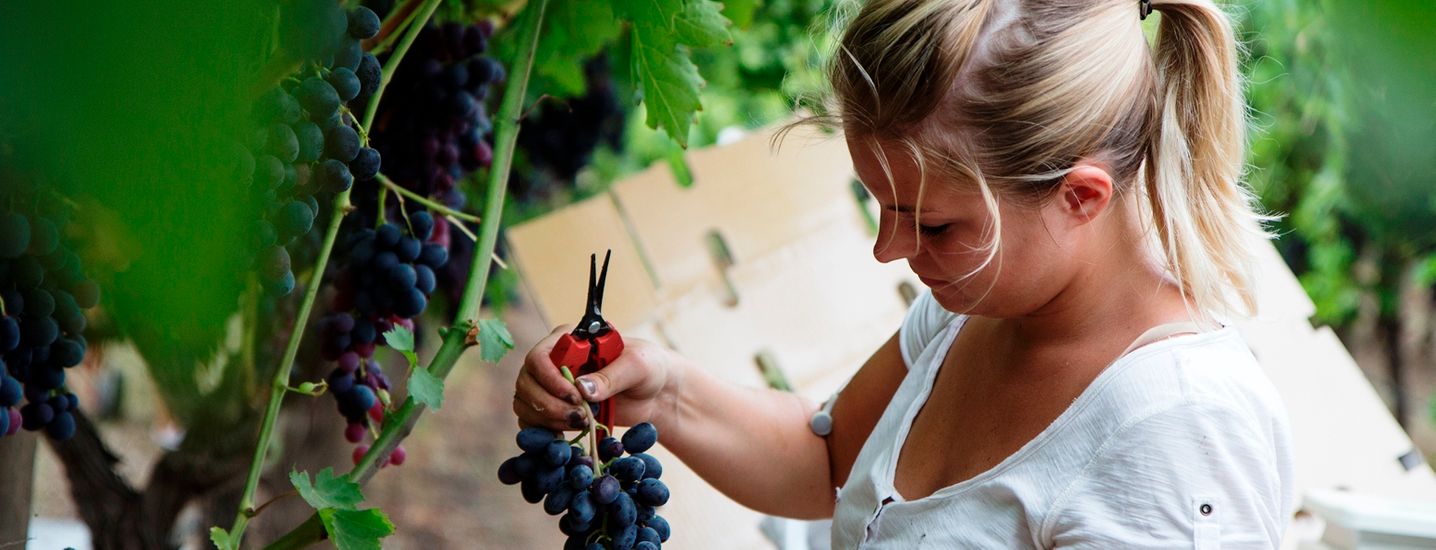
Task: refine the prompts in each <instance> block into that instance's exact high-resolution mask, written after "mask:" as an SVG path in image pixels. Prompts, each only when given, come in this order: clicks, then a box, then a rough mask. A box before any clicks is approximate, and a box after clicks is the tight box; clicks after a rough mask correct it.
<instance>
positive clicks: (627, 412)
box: [514, 325, 683, 431]
mask: <svg viewBox="0 0 1436 550" xmlns="http://www.w3.org/2000/svg"><path fill="white" fill-rule="evenodd" d="M572 330H573V325H560V326H559V327H558V328H555V329H554V330H553V332H551V333H549V335H548V336H546V337H544V339H543V340H540V341H539V342H538V343H537V344H534V347H533V348H532V349H530V350H529V352H528V355H526V356H525V357H524V366H523V368H522V369H521V370H520V371H519V376H518V380H517V381H516V382H515V383H514V414H516V415H518V420H519V426H521V427H523V426H543V427H546V428H549V429H552V430H559V431H563V430H578V429H582V428H583V427H584V425H585V423H586V416H585V414H584V407H587V405H586V404H585V403H584V400H587V401H590V402H598V401H603V400H605V399H609V398H612V401H611V403H613V405H614V406H616V407H617V416H615V418H614V421H615V422H617V423H618V424H620V425H624V426H631V425H633V424H637V423H639V422H646V421H652V420H653V419H654V418H653V417H654V416H655V415H657V414H658V413H659V412H660V407H659V404H660V403H666V402H669V401H671V398H672V397H673V395H672V394H673V389H674V388H675V387H677V384H676V381H677V380H678V379H679V378H680V376H679V372H680V368H679V367H680V365H681V363H680V362H681V361H682V360H683V358H682V356H680V355H678V354H677V353H675V352H673V351H672V350H669V349H668V348H665V347H663V346H661V345H659V344H657V343H654V342H649V341H647V340H641V339H637V338H633V339H627V338H625V339H624V342H623V343H624V347H623V353H622V354H620V355H619V356H618V359H616V360H614V361H613V363H610V364H609V365H608V366H607V367H604V368H603V369H601V370H599V371H598V372H594V373H589V374H586V375H583V376H580V377H579V378H578V382H579V386H580V387H582V388H583V393H582V395H580V393H579V389H578V388H575V387H574V384H572V383H570V382H569V381H568V380H565V379H564V377H563V374H562V373H561V372H560V371H559V366H558V365H555V364H554V363H553V361H552V360H550V359H549V353H550V352H552V351H553V347H554V345H555V344H556V343H557V342H558V339H559V338H560V337H561V336H563V335H564V334H567V333H569V332H571V331H572ZM569 369H570V370H571V371H576V370H578V365H569ZM574 374H575V375H577V374H578V373H577V372H575V373H574Z"/></svg>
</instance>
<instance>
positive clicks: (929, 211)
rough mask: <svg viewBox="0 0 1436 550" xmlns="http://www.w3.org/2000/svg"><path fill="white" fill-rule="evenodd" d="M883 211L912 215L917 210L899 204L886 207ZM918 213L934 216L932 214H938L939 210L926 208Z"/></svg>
mask: <svg viewBox="0 0 1436 550" xmlns="http://www.w3.org/2000/svg"><path fill="white" fill-rule="evenodd" d="M883 209H884V210H895V211H898V212H902V213H904V214H911V213H913V212H914V211H915V210H914V209H913V207H911V206H907V205H902V204H898V205H894V206H884V207H883ZM917 212H919V213H921V214H932V213H934V212H937V210H934V209H931V208H924V209H922V210H919V211H917Z"/></svg>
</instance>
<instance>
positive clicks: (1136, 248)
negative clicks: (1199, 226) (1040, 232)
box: [1000, 220, 1205, 350]
mask: <svg viewBox="0 0 1436 550" xmlns="http://www.w3.org/2000/svg"><path fill="white" fill-rule="evenodd" d="M1112 221H1113V223H1112V226H1113V229H1116V228H1117V227H1121V228H1123V229H1124V231H1121V233H1122V234H1121V235H1114V237H1118V238H1115V239H1110V240H1105V242H1108V243H1122V244H1119V245H1106V246H1105V248H1102V249H1101V250H1100V251H1099V252H1097V253H1095V254H1094V259H1093V261H1090V262H1085V263H1083V264H1081V267H1080V268H1079V269H1078V271H1077V272H1075V273H1073V274H1072V276H1071V277H1070V279H1069V280H1068V283H1067V285H1066V286H1065V287H1063V288H1062V289H1061V290H1060V291H1059V292H1058V293H1057V294H1055V295H1054V296H1053V297H1052V299H1051V300H1049V301H1048V302H1047V303H1045V304H1043V305H1042V306H1040V307H1038V308H1037V309H1035V310H1034V311H1032V312H1030V313H1028V314H1027V315H1023V316H1021V317H1015V318H1012V319H1006V320H1003V321H1001V322H1000V325H1003V326H1004V327H1005V330H1004V332H1006V333H1007V334H1008V335H1009V336H1010V337H1011V338H1013V340H1012V341H1013V342H1014V343H1021V346H1022V347H1026V348H1029V349H1031V348H1039V347H1043V346H1045V345H1057V346H1061V345H1063V344H1065V343H1075V342H1091V341H1111V342H1113V344H1112V345H1116V343H1120V344H1121V346H1126V345H1127V343H1128V342H1130V341H1132V340H1133V339H1135V338H1136V337H1137V336H1139V335H1140V334H1141V333H1142V332H1144V331H1146V330H1147V329H1149V328H1151V327H1153V326H1156V325H1159V324H1162V323H1169V322H1174V321H1188V320H1190V321H1195V322H1197V323H1198V324H1205V323H1204V320H1203V319H1200V318H1194V317H1193V314H1194V313H1195V312H1194V311H1192V310H1190V309H1189V308H1188V306H1187V303H1186V302H1185V301H1184V300H1183V298H1182V293H1181V290H1180V288H1179V287H1178V286H1177V284H1176V281H1174V280H1173V279H1172V278H1171V277H1170V276H1168V275H1167V274H1166V272H1165V269H1164V268H1163V266H1162V265H1161V264H1160V263H1159V261H1158V260H1156V259H1155V258H1154V257H1153V254H1152V253H1151V252H1150V251H1149V249H1148V248H1147V246H1146V245H1145V242H1144V240H1143V238H1142V234H1141V232H1140V229H1138V228H1135V227H1130V224H1125V223H1121V220H1112ZM1098 242H1101V241H1098ZM1118 349H1119V350H1120V349H1121V348H1120V347H1119V348H1118Z"/></svg>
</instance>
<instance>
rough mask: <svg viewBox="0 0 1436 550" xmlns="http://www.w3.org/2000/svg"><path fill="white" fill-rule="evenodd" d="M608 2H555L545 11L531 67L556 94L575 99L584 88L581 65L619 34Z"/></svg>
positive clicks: (582, 0) (618, 25)
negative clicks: (547, 82)
mask: <svg viewBox="0 0 1436 550" xmlns="http://www.w3.org/2000/svg"><path fill="white" fill-rule="evenodd" d="M622 30H623V25H621V24H620V23H619V21H618V17H617V16H616V15H614V13H613V5H612V4H611V3H609V2H595V1H593V0H554V1H552V2H549V4H548V8H547V9H545V10H544V31H543V35H542V36H541V37H540V38H539V47H538V50H537V51H535V52H534V68H535V70H536V71H537V72H538V73H539V74H540V75H543V76H544V77H547V78H549V79H551V80H552V83H553V84H555V85H557V87H558V89H556V90H551V92H553V93H556V94H561V95H565V96H577V95H581V94H583V91H584V88H585V86H586V84H585V82H584V78H583V62H584V61H586V60H588V58H590V57H593V56H594V55H596V54H598V52H599V51H601V50H602V49H603V47H604V45H606V44H608V43H609V42H611V41H613V39H615V38H617V37H618V34H619V33H620V32H622Z"/></svg>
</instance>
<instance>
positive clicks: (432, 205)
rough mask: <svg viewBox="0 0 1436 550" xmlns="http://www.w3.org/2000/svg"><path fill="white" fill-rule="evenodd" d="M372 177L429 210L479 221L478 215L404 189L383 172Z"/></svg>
mask: <svg viewBox="0 0 1436 550" xmlns="http://www.w3.org/2000/svg"><path fill="white" fill-rule="evenodd" d="M374 177H376V178H379V183H382V184H384V187H388V188H389V189H392V190H393V191H394V192H395V193H398V194H400V195H403V196H405V197H407V198H408V199H409V200H412V201H414V202H417V203H419V204H422V205H424V206H427V207H429V209H430V210H433V211H436V212H439V213H440V214H443V215H445V216H453V217H455V218H458V219H461V220H466V221H470V222H473V223H479V217H478V216H475V215H473V214H468V213H465V212H462V211H459V210H454V209H453V208H449V207H447V206H444V205H443V204H442V203H439V202H435V201H433V200H432V199H429V198H428V197H425V196H423V195H420V194H418V193H415V192H413V191H410V190H408V189H405V188H404V187H403V186H401V185H399V184H397V183H394V181H393V180H391V179H389V176H385V175H384V174H378V175H376V176H374Z"/></svg>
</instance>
